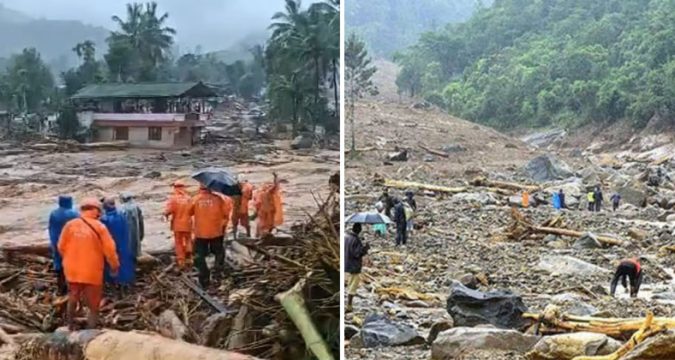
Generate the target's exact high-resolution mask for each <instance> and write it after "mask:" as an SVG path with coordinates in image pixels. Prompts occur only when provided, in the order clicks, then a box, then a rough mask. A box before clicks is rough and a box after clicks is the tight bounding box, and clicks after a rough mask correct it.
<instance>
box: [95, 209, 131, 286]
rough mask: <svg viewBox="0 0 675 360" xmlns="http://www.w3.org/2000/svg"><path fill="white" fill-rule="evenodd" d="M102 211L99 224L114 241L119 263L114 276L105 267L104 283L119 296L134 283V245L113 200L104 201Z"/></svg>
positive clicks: (124, 218) (126, 225)
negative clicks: (114, 289) (103, 226)
mask: <svg viewBox="0 0 675 360" xmlns="http://www.w3.org/2000/svg"><path fill="white" fill-rule="evenodd" d="M103 211H104V214H103V216H102V217H101V222H102V223H103V225H105V227H106V228H107V229H108V232H110V235H111V236H112V238H113V241H115V250H116V251H117V258H118V259H119V263H120V266H119V268H118V269H117V271H116V274H115V276H113V275H112V274H111V271H110V268H108V267H106V269H105V270H106V271H105V281H106V282H107V283H109V284H113V285H115V286H116V287H117V288H118V290H119V291H120V294H124V293H126V291H127V290H128V289H129V288H130V287H131V286H133V285H134V282H135V281H136V257H135V250H136V248H135V246H136V244H134V243H132V241H131V239H130V238H129V224H128V223H127V219H126V217H125V216H124V214H122V212H120V211H119V210H118V209H117V207H116V206H115V200H114V199H113V198H108V199H106V200H105V202H104V203H103Z"/></svg>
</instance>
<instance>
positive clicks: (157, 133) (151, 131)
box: [148, 126, 162, 141]
mask: <svg viewBox="0 0 675 360" xmlns="http://www.w3.org/2000/svg"><path fill="white" fill-rule="evenodd" d="M148 140H155V141H162V128H161V127H155V126H152V127H149V128H148Z"/></svg>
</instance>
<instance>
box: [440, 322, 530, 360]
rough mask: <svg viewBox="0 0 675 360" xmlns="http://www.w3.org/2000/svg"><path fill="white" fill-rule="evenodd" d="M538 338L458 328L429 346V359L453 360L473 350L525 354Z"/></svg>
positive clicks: (505, 332)
mask: <svg viewBox="0 0 675 360" xmlns="http://www.w3.org/2000/svg"><path fill="white" fill-rule="evenodd" d="M538 340H539V337H537V336H533V335H526V334H523V333H520V332H518V331H515V330H505V329H494V328H469V327H459V328H454V329H450V330H446V331H444V332H442V333H441V334H440V335H439V336H438V337H437V338H436V340H435V341H434V342H433V344H432V346H431V359H433V360H446V359H455V358H457V357H458V356H460V355H461V354H463V353H467V352H471V351H475V350H493V351H498V350H507V351H513V352H517V353H525V352H527V351H529V350H530V349H532V347H533V346H534V345H535V344H536V343H537V341H538Z"/></svg>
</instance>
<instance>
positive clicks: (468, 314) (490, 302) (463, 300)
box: [446, 282, 527, 329]
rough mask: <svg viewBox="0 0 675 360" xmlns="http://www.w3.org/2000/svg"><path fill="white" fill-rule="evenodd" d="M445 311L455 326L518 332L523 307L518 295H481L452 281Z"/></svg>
mask: <svg viewBox="0 0 675 360" xmlns="http://www.w3.org/2000/svg"><path fill="white" fill-rule="evenodd" d="M446 309H447V310H448V313H449V314H450V315H451V316H452V318H453V319H454V322H455V325H457V326H475V325H479V324H492V325H495V326H497V327H500V328H511V329H520V328H522V327H524V326H525V325H526V324H527V321H525V320H524V319H523V318H522V315H523V313H524V312H526V311H527V307H526V306H525V304H523V300H522V298H521V297H520V296H518V295H515V294H513V293H511V292H509V291H502V290H497V291H489V292H481V291H477V290H472V289H469V288H468V287H466V286H464V285H462V284H460V283H458V282H454V283H453V285H452V288H451V290H450V295H449V296H448V301H447V306H446Z"/></svg>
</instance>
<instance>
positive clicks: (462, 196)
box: [452, 193, 497, 205]
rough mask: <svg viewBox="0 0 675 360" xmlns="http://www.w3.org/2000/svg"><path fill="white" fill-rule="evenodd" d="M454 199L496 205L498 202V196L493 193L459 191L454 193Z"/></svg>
mask: <svg viewBox="0 0 675 360" xmlns="http://www.w3.org/2000/svg"><path fill="white" fill-rule="evenodd" d="M452 200H454V201H460V202H469V203H478V204H481V205H494V204H496V203H497V198H495V196H494V195H493V194H491V193H459V194H455V195H453V196H452Z"/></svg>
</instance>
